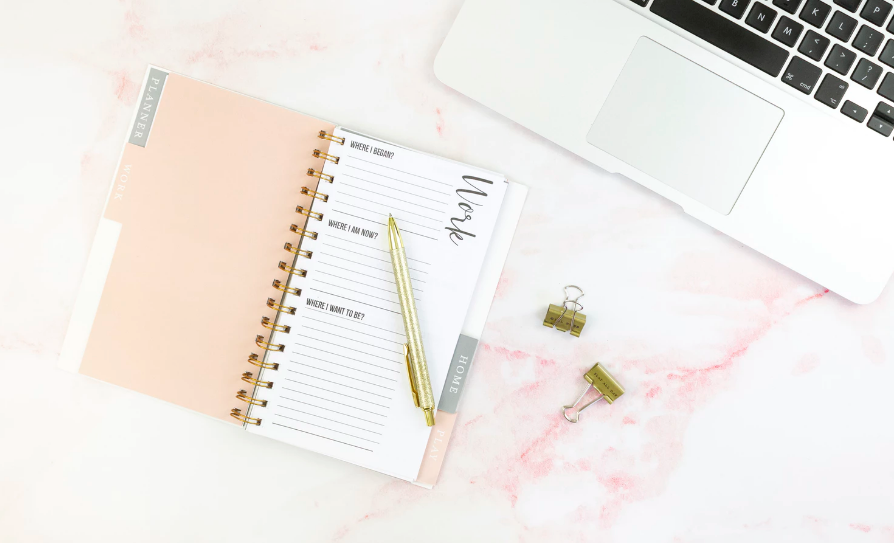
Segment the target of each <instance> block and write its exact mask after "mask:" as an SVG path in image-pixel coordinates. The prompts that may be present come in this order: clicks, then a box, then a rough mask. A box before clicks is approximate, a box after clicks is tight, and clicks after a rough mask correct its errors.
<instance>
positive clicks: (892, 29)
mask: <svg viewBox="0 0 894 543" xmlns="http://www.w3.org/2000/svg"><path fill="white" fill-rule="evenodd" d="M831 1H832V0H829V2H827V1H826V0H788V1H787V0H767V1H755V0H467V1H466V3H465V4H464V5H463V7H462V10H461V11H460V13H459V16H458V17H457V19H456V22H455V23H454V25H453V28H452V29H451V31H450V34H449V35H448V36H447V39H446V41H445V42H444V44H443V46H442V48H441V50H440V52H439V53H438V57H437V60H436V61H435V73H436V74H437V76H438V78H439V79H440V80H441V81H443V82H444V83H446V84H447V85H449V86H451V87H453V88H455V89H457V90H458V91H460V92H462V93H464V94H466V95H467V96H469V97H471V98H473V99H474V100H477V101H479V102H481V103H482V104H484V105H486V106H488V107H490V108H492V109H494V110H495V111H497V112H499V113H501V114H503V115H506V116H507V117H509V118H511V119H513V120H514V121H517V122H518V123H520V124H522V125H524V126H526V127H528V128H529V129H531V130H533V131H535V132H537V133H538V134H541V135H542V136H544V137H546V138H548V139H549V140H551V141H553V142H555V143H557V144H558V145H561V146H562V147H565V148H566V149H568V150H570V151H572V152H574V153H576V154H578V155H580V156H582V157H584V158H586V159H587V160H589V161H591V162H593V163H594V164H597V165H599V166H601V167H602V168H605V169H606V170H608V171H610V172H617V173H620V174H622V175H624V176H625V177H628V178H630V179H632V180H634V181H636V182H637V183H640V184H642V185H644V186H646V187H648V188H650V189H652V190H653V191H655V192H657V193H659V194H661V195H662V196H664V197H665V198H668V199H670V200H672V201H674V202H676V203H677V204H679V205H680V206H681V207H682V209H683V210H684V211H685V212H686V213H688V214H690V215H692V216H693V217H696V218H697V219H699V220H701V221H704V222H705V223H708V224H709V225H711V226H713V227H714V228H716V229H718V230H720V231H722V232H724V233H726V234H728V235H729V236H732V237H733V238H735V239H737V240H739V241H741V242H742V243H745V244H747V245H749V246H751V247H752V248H754V249H756V250H758V251H760V252H761V253H763V254H765V255H767V256H769V257H770V258H773V259H775V260H777V261H778V262H781V263H782V264H784V265H786V266H788V267H790V268H792V269H793V270H795V271H797V272H799V273H801V274H803V275H805V276H807V277H809V278H811V279H813V280H814V281H816V282H818V283H820V284H821V285H823V286H825V287H826V288H828V289H830V290H832V291H834V292H837V293H838V294H840V295H842V296H844V297H846V298H848V299H850V300H853V301H854V302H858V303H868V302H871V301H873V300H875V299H876V298H877V297H878V296H879V294H880V293H881V291H882V289H883V288H884V286H885V284H886V283H887V281H888V278H889V277H890V276H891V273H892V271H894V210H892V206H894V138H892V131H894V21H892V4H891V3H890V2H888V1H886V0H834V3H830V2H831Z"/></svg>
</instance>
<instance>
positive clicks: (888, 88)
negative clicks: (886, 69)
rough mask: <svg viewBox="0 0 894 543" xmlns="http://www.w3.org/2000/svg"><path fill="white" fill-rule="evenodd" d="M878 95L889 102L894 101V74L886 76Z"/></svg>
mask: <svg viewBox="0 0 894 543" xmlns="http://www.w3.org/2000/svg"><path fill="white" fill-rule="evenodd" d="M878 93H879V94H881V95H882V96H884V97H885V98H887V99H888V100H894V74H892V73H888V74H885V79H884V81H882V86H881V87H879V88H878Z"/></svg>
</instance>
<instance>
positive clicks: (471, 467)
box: [0, 0, 894, 542]
mask: <svg viewBox="0 0 894 543" xmlns="http://www.w3.org/2000/svg"><path fill="white" fill-rule="evenodd" d="M460 4H461V1H460V0H449V1H447V0H445V1H441V2H434V1H429V2H419V1H415V2H414V1H410V0H401V1H392V2H361V1H350V2H338V3H335V2H289V1H285V0H278V1H267V2H247V1H245V2H236V1H228V0H227V1H225V0H217V1H211V0H206V1H203V2H174V1H152V2H150V1H145V0H131V1H124V0H121V1H116V0H106V1H96V2H89V3H88V2H63V1H59V0H55V1H51V2H18V3H12V2H4V3H3V15H2V18H0V68H2V69H0V74H2V78H3V82H2V86H0V97H2V100H0V112H2V115H0V240H2V241H0V243H2V247H0V248H2V254H3V266H2V268H0V293H2V303H0V371H2V375H3V377H2V383H3V385H4V387H3V391H2V398H3V401H2V403H3V406H4V409H3V416H2V417H0V444H2V446H0V534H2V535H0V540H3V541H15V542H18V541H29V542H30V541H87V540H90V541H262V540H268V541H273V540H287V541H302V542H311V541H342V542H368V541H421V539H420V538H415V537H414V536H416V535H418V534H421V533H423V532H422V531H423V530H424V531H425V532H424V533H425V534H426V539H425V540H426V541H525V542H541V541H611V542H631V541H647V542H659V541H674V542H700V541H724V542H739V541H756V540H760V541H829V542H840V541H858V542H862V541H867V542H869V541H873V542H875V541H894V467H892V462H891V459H892V458H894V424H892V423H891V416H892V412H894V408H892V402H891V383H892V382H894V358H892V357H894V337H892V330H894V289H892V288H890V287H889V288H888V290H887V291H886V292H885V293H884V294H883V295H882V297H881V299H880V300H879V301H878V302H876V303H875V304H873V305H870V306H856V305H853V304H851V303H849V302H847V301H845V300H843V299H841V298H839V297H838V296H836V295H835V294H833V293H825V292H824V289H823V288H821V287H820V286H818V285H816V284H814V283H812V282H810V281H808V280H806V279H804V278H802V277H800V276H798V275H796V274H794V273H793V272H790V271H788V270H787V269H785V268H783V267H781V266H779V265H777V264H775V263H774V262H771V261H769V260H767V259H766V258H764V257H762V256H760V255H758V254H756V253H755V252H753V251H751V250H749V249H747V248H744V247H742V246H741V245H740V244H738V243H736V242H734V241H732V240H730V239H728V238H726V237H724V236H723V235H721V234H718V233H717V232H714V231H712V230H711V229H710V228H707V227H705V226H703V225H701V224H699V223H697V222H695V221H693V220H691V219H689V218H687V217H686V216H685V215H683V214H682V213H681V212H680V210H679V209H677V208H676V207H675V206H673V205H671V204H669V203H668V202H667V201H664V200H662V199H661V198H659V197H657V196H655V195H653V194H651V193H649V192H648V191H646V190H644V189H641V188H640V187H638V186H637V185H635V184H633V183H632V182H629V181H626V180H624V179H621V178H619V177H617V176H612V175H608V174H606V173H605V172H603V171H601V170H599V169H598V168H596V167H593V166H591V165H590V164H588V163H585V162H584V161H582V160H580V159H578V158H576V157H575V156H572V155H570V154H568V153H567V152H564V151H563V150H561V149H559V148H557V147H555V146H554V145H552V144H549V143H547V142H546V141H544V140H542V139H540V138H539V137H537V136H535V135H533V134H531V133H530V132H528V131H526V130H525V129H522V128H520V127H519V126H517V125H515V124H513V123H512V122H510V121H508V120H506V119H504V118H501V117H499V116H498V115H496V114H493V113H491V112H490V111H487V110H485V109H484V108H483V107H481V106H479V105H477V104H475V103H473V102H471V101H470V100H468V99H466V98H465V97H463V96H461V95H459V94H458V93H456V92H454V91H452V90H451V89H449V88H446V87H444V86H443V85H441V84H440V83H439V82H438V81H437V80H436V79H435V77H434V75H433V73H432V61H433V59H434V56H435V53H436V51H437V49H438V46H439V45H440V43H441V41H442V39H443V37H444V36H445V34H446V32H447V30H448V29H449V27H450V24H451V21H452V20H453V18H454V16H455V14H456V12H457V10H458V9H459V6H460ZM544 5H546V3H544ZM594 61H597V60H596V59H594ZM149 62H152V63H155V64H158V65H161V66H164V67H167V68H169V69H171V70H174V71H178V72H182V73H184V74H187V75H190V76H194V77H197V78H200V79H204V80H207V81H210V82H213V83H216V84H219V85H222V86H224V87H228V88H232V89H235V90H238V91H242V92H245V93H248V94H251V95H254V96H258V97H261V98H264V99H266V100H269V101H272V102H275V103H278V104H282V105H285V106H288V107H292V108H295V109H298V110H301V111H304V112H308V113H312V114H314V115H317V116H320V117H323V118H326V119H329V120H332V121H335V122H337V123H341V124H345V125H348V126H351V127H353V128H356V129H359V130H362V131H366V132H371V133H374V134H377V135H379V136H382V137H384V138H387V139H391V140H393V141H396V142H400V143H404V144H408V145H412V146H415V147H418V148H420V149H422V150H425V151H430V152H434V153H439V154H443V155H445V156H448V157H451V158H454V159H457V160H463V161H468V162H471V163H474V164H477V165H480V166H483V167H486V168H490V169H494V170H499V171H502V172H505V173H506V174H507V175H508V176H509V177H510V178H512V179H513V180H515V181H518V182H521V183H524V184H526V185H528V186H530V187H531V192H530V197H529V200H528V204H527V207H526V210H525V213H524V215H523V217H522V223H521V225H520V228H519V230H518V234H517V237H516V239H515V243H514V245H513V249H512V252H511V254H510V257H509V260H508V263H507V266H506V269H505V273H504V276H503V279H502V282H501V286H500V289H499V293H498V297H497V299H496V301H495V303H494V306H493V309H492V311H491V314H490V318H489V322H488V326H487V329H486V333H485V335H484V338H483V344H482V346H481V350H480V351H479V355H478V358H477V360H476V362H475V367H474V370H473V373H472V380H471V382H470V385H469V388H468V393H467V396H466V397H465V398H464V401H463V404H462V409H461V414H460V416H459V420H458V425H457V431H456V434H455V436H454V438H453V442H452V444H451V449H450V451H449V454H448V456H447V460H446V462H445V465H444V470H443V472H442V474H441V480H440V483H439V484H438V486H437V487H436V488H435V490H433V491H426V490H423V489H419V488H415V487H413V486H411V485H408V484H405V483H402V482H399V481H394V480H391V479H389V478H388V477H385V476H383V475H379V474H377V473H372V472H368V471H365V470H362V469H360V468H356V467H353V466H350V465H347V464H343V463H340V462H337V461H334V460H331V459H328V458H324V457H319V456H316V455H314V454H311V453H307V452H304V451H301V450H297V449H294V448H291V447H288V446H285V445H281V444H278V443H274V442H269V441H267V440H264V439H261V438H257V437H254V436H251V435H248V434H246V433H245V432H240V431H237V430H235V429H233V428H231V427H229V426H226V425H223V424H218V423H215V422H213V421H211V420H208V419H206V418H204V417H202V416H199V415H196V414H193V413H190V412H185V411H183V410H180V409H178V408H175V407H172V406H170V405H167V404H164V403H161V402H159V401H155V400H152V399H150V398H145V397H142V396H139V395H136V394H133V393H130V392H128V391H126V390H121V389H118V388H116V387H113V386H110V385H107V384H104V383H99V382H95V381H92V380H90V379H88V378H85V377H81V376H74V375H69V374H66V373H63V372H61V371H59V370H56V369H55V368H54V366H55V363H56V358H57V356H58V353H59V349H60V346H61V343H62V338H63V336H64V333H65V329H66V326H67V323H68V319H69V316H70V313H71V309H72V304H73V302H74V298H75V293H76V290H77V286H78V283H79V281H80V278H81V274H82V272H83V269H84V263H85V259H86V255H87V250H88V248H89V244H90V241H91V238H92V236H93V233H94V231H95V229H96V226H97V223H98V220H99V214H100V210H101V207H102V205H103V200H104V197H105V194H106V191H107V188H108V184H109V181H110V178H111V175H112V170H113V168H114V165H115V162H116V160H117V157H118V153H119V151H120V148H121V145H122V141H123V139H124V135H125V132H126V124H127V120H128V118H129V116H130V114H131V111H132V108H133V106H134V103H135V100H136V95H137V93H138V90H139V89H138V85H139V81H140V79H141V76H142V74H143V71H144V69H145V66H146V64H147V63H149ZM261 181H262V180H259V182H261ZM572 282H573V283H577V284H580V285H582V286H583V287H584V288H585V289H586V290H587V291H588V295H587V296H586V298H584V300H583V301H584V302H585V305H586V313H587V315H588V317H589V321H588V324H587V327H586V329H585V331H584V335H583V337H581V338H580V339H573V338H571V337H569V336H567V335H561V334H559V333H558V332H555V331H552V330H548V329H546V328H544V327H543V326H541V325H540V321H541V319H542V318H543V313H544V311H545V308H546V305H547V304H548V303H550V302H554V301H555V300H556V299H557V298H558V297H560V296H561V287H562V286H563V285H565V284H567V283H572ZM183 313H184V316H186V317H189V318H190V319H194V320H203V319H209V320H213V316H211V315H202V314H201V312H200V311H197V310H194V309H190V308H183ZM151 340H152V338H147V341H151ZM172 356H182V357H184V358H188V357H189V356H190V353H172ZM597 360H601V361H602V362H603V363H604V364H606V365H607V366H608V367H609V368H611V370H612V371H613V372H614V373H615V375H616V376H617V377H618V378H619V380H620V381H621V382H622V383H623V384H624V385H625V386H626V387H627V394H626V395H625V396H624V397H623V398H621V399H620V400H619V401H618V402H616V403H615V404H614V405H611V406H607V405H604V404H603V405H599V406H596V407H593V408H591V410H590V411H588V412H586V413H585V414H584V416H583V417H582V421H581V423H580V424H578V425H571V424H567V423H566V422H565V421H564V420H563V419H562V418H561V415H560V414H559V406H560V405H562V404H563V403H565V402H567V401H569V400H572V399H573V398H575V397H576V396H577V394H578V393H579V391H580V387H581V386H582V385H583V383H584V382H583V380H582V379H581V374H582V373H583V372H584V371H585V370H586V369H587V368H589V367H590V366H591V365H592V364H593V363H594V362H595V361H597ZM172 378H176V376H172ZM260 463H264V464H268V465H274V466H279V467H281V468H282V473H283V475H282V477H281V478H280V479H279V480H257V479H255V478H253V477H252V467H253V466H257V465H258V464H260Z"/></svg>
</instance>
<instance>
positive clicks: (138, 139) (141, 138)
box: [127, 68, 168, 147]
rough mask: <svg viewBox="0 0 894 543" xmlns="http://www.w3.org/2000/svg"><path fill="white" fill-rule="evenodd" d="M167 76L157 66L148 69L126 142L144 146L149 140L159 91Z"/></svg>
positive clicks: (159, 95) (162, 87)
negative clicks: (147, 75)
mask: <svg viewBox="0 0 894 543" xmlns="http://www.w3.org/2000/svg"><path fill="white" fill-rule="evenodd" d="M167 78H168V73H167V72H163V71H161V70H159V69H158V68H150V69H149V77H148V78H146V84H145V85H144V86H143V88H142V92H141V93H140V103H139V107H138V109H137V116H136V118H135V119H134V121H133V127H132V128H131V130H130V136H129V137H128V139H127V142H128V143H132V144H134V145H139V146H140V147H146V142H147V141H149V132H151V131H152V122H153V121H154V120H155V112H156V111H158V102H159V100H160V99H161V91H162V90H163V89H164V87H165V80H166V79H167Z"/></svg>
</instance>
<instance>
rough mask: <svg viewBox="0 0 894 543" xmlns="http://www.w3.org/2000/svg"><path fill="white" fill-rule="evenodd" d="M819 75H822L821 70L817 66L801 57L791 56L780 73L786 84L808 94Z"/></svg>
mask: <svg viewBox="0 0 894 543" xmlns="http://www.w3.org/2000/svg"><path fill="white" fill-rule="evenodd" d="M821 75H823V70H822V69H821V68H819V67H818V66H814V65H813V64H811V63H809V62H807V61H806V60H804V59H803V58H801V57H792V61H791V62H789V64H788V68H786V69H785V73H783V74H782V80H783V81H784V82H785V84H786V85H788V86H790V87H792V88H795V89H798V90H799V91H801V92H803V93H804V94H810V93H811V92H813V87H814V86H815V85H816V82H817V81H819V78H820V76H821Z"/></svg>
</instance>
